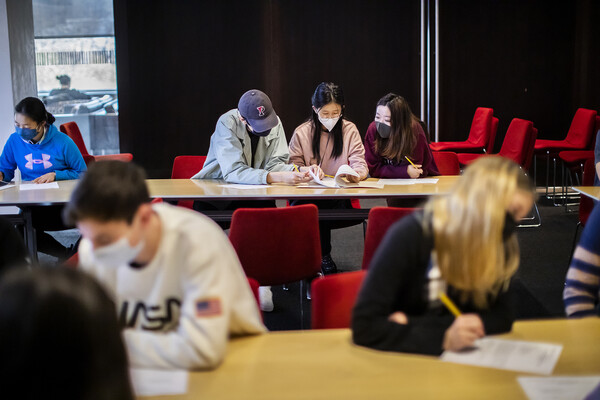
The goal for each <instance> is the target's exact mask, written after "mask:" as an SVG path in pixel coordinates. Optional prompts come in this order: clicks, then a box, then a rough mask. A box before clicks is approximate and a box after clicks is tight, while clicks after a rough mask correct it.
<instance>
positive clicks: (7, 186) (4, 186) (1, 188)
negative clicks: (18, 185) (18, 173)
mask: <svg viewBox="0 0 600 400" xmlns="http://www.w3.org/2000/svg"><path fill="white" fill-rule="evenodd" d="M14 187H15V185H12V184H9V185H2V186H0V190H4V189H10V188H14Z"/></svg>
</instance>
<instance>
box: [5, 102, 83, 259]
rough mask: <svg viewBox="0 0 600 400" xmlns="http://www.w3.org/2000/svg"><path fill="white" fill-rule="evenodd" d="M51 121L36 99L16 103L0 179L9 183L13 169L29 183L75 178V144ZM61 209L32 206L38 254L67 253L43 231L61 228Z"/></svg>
mask: <svg viewBox="0 0 600 400" xmlns="http://www.w3.org/2000/svg"><path fill="white" fill-rule="evenodd" d="M54 121H55V118H54V116H53V115H52V114H50V113H49V112H48V111H46V107H45V106H44V103H42V101H41V100H40V99H37V98H35V97H26V98H24V99H23V100H21V101H20V102H19V103H18V104H17V106H16V107H15V132H14V133H13V134H12V135H10V137H9V138H8V140H7V141H6V144H5V145H4V150H2V155H0V180H3V181H10V180H12V179H13V177H14V173H15V170H16V169H17V168H19V171H20V172H21V177H22V179H23V180H25V181H32V182H33V183H48V182H53V181H60V180H66V179H77V178H79V176H80V174H81V173H82V172H83V171H85V170H86V166H85V162H84V161H83V157H82V156H81V153H80V152H79V149H78V148H77V145H75V142H73V140H71V138H70V137H68V136H67V135H65V134H64V133H62V132H60V131H59V130H58V129H57V128H56V127H55V126H54V125H53V124H54ZM61 209H62V206H47V207H35V208H34V209H32V222H33V225H34V228H36V231H37V232H36V234H37V241H38V249H39V251H41V252H43V253H47V254H50V255H52V256H55V257H59V258H65V257H67V256H68V250H67V249H66V248H65V247H64V246H63V245H62V244H60V243H59V242H57V241H56V240H55V239H54V238H53V237H51V236H50V235H48V234H46V233H45V232H44V231H55V230H62V229H65V226H64V225H63V224H62V221H61V218H60V210H61Z"/></svg>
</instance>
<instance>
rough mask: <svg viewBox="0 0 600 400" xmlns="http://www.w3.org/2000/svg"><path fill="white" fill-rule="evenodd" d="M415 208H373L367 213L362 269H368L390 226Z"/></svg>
mask: <svg viewBox="0 0 600 400" xmlns="http://www.w3.org/2000/svg"><path fill="white" fill-rule="evenodd" d="M415 210H417V209H416V208H397V207H373V208H372V209H371V210H370V211H369V219H368V221H367V233H366V235H365V249H364V252H363V260H362V269H368V268H369V264H370V263H371V259H372V258H373V255H374V254H375V251H376V250H377V247H379V244H380V243H381V240H382V239H383V237H384V236H385V233H386V232H387V231H388V229H389V228H390V226H392V225H393V224H394V222H396V221H398V220H400V219H401V218H403V217H405V216H407V215H409V214H411V213H412V212H413V211H415Z"/></svg>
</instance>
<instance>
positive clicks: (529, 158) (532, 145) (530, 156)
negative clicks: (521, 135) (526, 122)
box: [523, 127, 538, 174]
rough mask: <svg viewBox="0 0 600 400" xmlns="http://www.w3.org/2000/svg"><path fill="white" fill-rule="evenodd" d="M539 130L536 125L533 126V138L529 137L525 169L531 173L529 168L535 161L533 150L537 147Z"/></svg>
mask: <svg viewBox="0 0 600 400" xmlns="http://www.w3.org/2000/svg"><path fill="white" fill-rule="evenodd" d="M537 136H538V130H537V128H536V127H533V131H532V132H531V138H529V146H528V151H527V157H526V159H525V164H524V166H523V169H524V170H525V171H527V173H528V174H529V170H530V169H531V163H532V162H533V152H534V149H535V141H536V140H537Z"/></svg>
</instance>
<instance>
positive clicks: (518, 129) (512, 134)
mask: <svg viewBox="0 0 600 400" xmlns="http://www.w3.org/2000/svg"><path fill="white" fill-rule="evenodd" d="M532 134H533V122H531V121H527V120H524V119H520V118H514V119H513V120H512V121H511V123H510V125H509V126H508V129H507V130H506V135H505V136H504V141H503V142H502V148H501V149H500V152H499V153H498V155H500V156H502V157H505V158H508V159H509V160H513V161H514V162H516V163H517V164H519V165H520V166H521V167H524V166H525V164H526V161H527V157H528V155H529V152H530V143H531V135H532ZM482 155H483V154H472V153H462V154H458V162H459V163H460V164H461V165H463V166H464V165H469V164H471V163H472V162H473V161H475V160H476V159H478V158H479V157H481V156H482Z"/></svg>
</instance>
